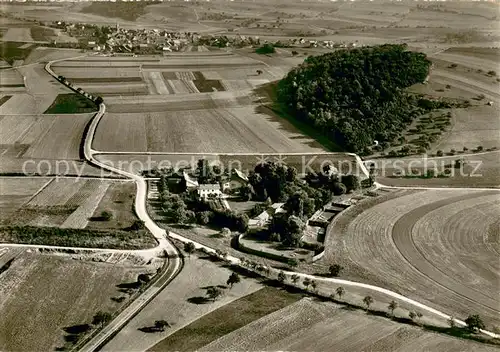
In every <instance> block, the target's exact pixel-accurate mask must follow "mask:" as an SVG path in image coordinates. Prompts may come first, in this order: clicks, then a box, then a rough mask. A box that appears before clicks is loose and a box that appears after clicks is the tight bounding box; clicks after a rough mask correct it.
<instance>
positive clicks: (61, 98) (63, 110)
mask: <svg viewBox="0 0 500 352" xmlns="http://www.w3.org/2000/svg"><path fill="white" fill-rule="evenodd" d="M97 110H99V109H98V107H97V105H95V103H94V102H93V101H92V100H90V99H87V98H85V97H83V96H81V95H80V94H76V93H68V94H58V95H57V97H56V98H55V100H54V102H53V103H52V104H51V105H50V106H49V107H48V109H47V110H46V111H45V112H44V114H81V113H87V112H94V111H97Z"/></svg>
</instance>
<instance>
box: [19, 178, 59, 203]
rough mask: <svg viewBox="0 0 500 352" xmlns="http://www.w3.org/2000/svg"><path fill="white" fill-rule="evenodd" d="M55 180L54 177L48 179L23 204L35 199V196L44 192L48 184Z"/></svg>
mask: <svg viewBox="0 0 500 352" xmlns="http://www.w3.org/2000/svg"><path fill="white" fill-rule="evenodd" d="M53 181H54V178H51V179H50V180H48V181H47V182H46V183H45V184H44V185H43V186H42V187H40V189H39V190H38V191H36V192H35V193H34V194H33V195H32V196H31V197H30V199H28V200H27V201H26V202H24V203H23V205H25V204H28V203H29V202H31V201H32V200H33V199H35V197H36V196H37V195H38V194H40V192H42V191H43V190H44V189H45V188H47V186H48V185H50V184H51V183H52V182H53Z"/></svg>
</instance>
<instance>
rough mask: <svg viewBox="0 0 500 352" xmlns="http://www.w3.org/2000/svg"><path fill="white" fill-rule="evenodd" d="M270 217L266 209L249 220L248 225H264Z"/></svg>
mask: <svg viewBox="0 0 500 352" xmlns="http://www.w3.org/2000/svg"><path fill="white" fill-rule="evenodd" d="M270 218H271V216H270V215H269V213H268V212H267V210H264V211H263V212H262V213H260V214H259V215H257V216H256V217H254V218H253V219H250V220H249V221H248V226H250V227H258V226H264V225H265V224H266V223H267V222H268V221H269V219H270Z"/></svg>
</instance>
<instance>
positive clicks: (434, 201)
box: [326, 190, 500, 323]
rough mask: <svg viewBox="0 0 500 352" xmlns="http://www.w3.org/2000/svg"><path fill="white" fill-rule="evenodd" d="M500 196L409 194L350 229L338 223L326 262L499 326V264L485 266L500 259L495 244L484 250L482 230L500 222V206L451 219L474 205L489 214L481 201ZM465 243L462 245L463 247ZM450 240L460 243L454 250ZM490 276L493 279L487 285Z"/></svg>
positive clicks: (387, 203)
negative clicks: (351, 268)
mask: <svg viewBox="0 0 500 352" xmlns="http://www.w3.org/2000/svg"><path fill="white" fill-rule="evenodd" d="M495 197H498V193H495V191H487V192H479V191H478V192H471V191H470V190H463V191H462V190H428V191H422V192H418V193H413V194H407V195H404V193H403V195H401V196H400V197H398V198H394V199H390V200H387V201H385V202H382V203H379V204H376V205H374V206H372V207H369V208H368V209H366V210H365V211H364V212H361V213H359V215H358V216H356V217H351V218H350V219H349V220H348V225H347V226H346V228H345V230H344V231H342V229H341V228H340V227H339V226H340V225H339V224H336V225H335V226H334V228H333V229H332V232H331V233H330V236H329V237H327V241H329V242H330V244H329V245H328V244H327V251H328V252H327V256H326V257H327V258H328V257H329V258H334V259H335V260H338V261H341V262H344V263H347V264H346V265H347V266H348V267H349V266H354V267H357V268H363V272H362V274H360V275H361V276H362V277H363V279H365V280H366V279H367V280H368V281H372V282H377V283H378V284H379V285H384V286H386V287H388V288H390V289H393V290H397V291H399V292H401V293H403V294H405V295H407V296H409V297H411V298H415V299H419V300H421V301H425V302H426V304H429V305H431V306H433V307H436V308H441V309H443V310H445V311H448V312H450V313H451V314H453V315H457V316H460V317H463V316H467V314H469V313H470V312H477V313H479V314H481V315H483V316H484V318H485V320H486V321H487V323H490V322H492V321H494V322H495V323H497V322H498V316H499V315H498V313H499V309H498V307H499V299H498V295H497V294H496V292H497V291H498V290H496V291H495V288H497V287H498V283H499V282H500V281H499V279H498V265H497V264H487V263H486V262H488V261H492V260H493V261H494V253H493V252H492V247H494V246H491V245H489V246H488V245H486V244H485V245H481V244H482V243H484V240H483V238H482V237H481V238H478V236H479V235H480V232H481V226H479V228H477V226H476V225H477V224H478V223H481V222H484V223H485V224H486V225H485V227H484V228H483V229H485V231H486V226H491V224H492V223H493V222H494V220H495V219H496V217H495V216H494V215H493V216H492V212H494V211H495V208H494V207H492V206H491V204H490V205H489V206H490V208H492V209H491V210H488V211H485V212H483V213H481V212H479V213H476V217H475V218H468V217H467V216H465V217H462V219H459V218H456V216H459V215H456V216H455V217H454V218H452V220H449V219H450V218H449V217H448V216H450V215H452V214H454V212H453V209H454V208H451V210H450V209H447V208H448V207H455V206H456V207H457V208H456V209H457V210H456V211H455V212H456V213H457V214H461V212H460V209H462V208H463V209H471V208H474V209H478V207H475V205H477V206H479V207H480V208H481V209H482V206H481V204H483V203H484V202H486V201H492V200H493V199H494V198H495ZM373 202H375V201H373ZM457 202H458V203H457ZM455 203H457V204H458V205H455ZM434 212H437V213H436V214H434ZM462 215H463V214H462ZM471 216H473V217H474V215H471ZM449 221H452V222H449ZM454 222H457V223H456V224H454ZM339 223H340V221H339ZM335 227H336V228H335ZM475 228H477V230H475ZM474 234H475V235H474ZM483 235H484V233H483ZM471 237H474V238H476V239H477V240H475V241H474V240H471V239H470V238H471ZM492 237H494V236H492ZM461 241H463V244H462V245H457V243H460V242H461ZM451 242H453V243H454V244H453V245H450V244H449V243H451ZM472 242H475V243H474V245H473V243H472ZM332 252H334V253H333V254H332ZM348 271H349V269H348ZM482 271H484V272H482ZM354 275H355V276H356V273H354ZM465 275H468V277H469V278H468V280H465V279H464V277H465ZM481 277H484V278H483V279H481ZM358 279H359V277H358ZM489 279H492V280H493V281H492V282H491V283H490V284H489V285H488V284H485V281H487V280H489ZM473 280H477V282H476V281H473ZM481 282H482V285H480V286H479V287H478V286H477V285H478V284H481ZM488 288H489V289H491V290H488Z"/></svg>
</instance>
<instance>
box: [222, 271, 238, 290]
mask: <svg viewBox="0 0 500 352" xmlns="http://www.w3.org/2000/svg"><path fill="white" fill-rule="evenodd" d="M240 281H241V279H240V276H239V275H238V274H237V273H231V275H230V276H229V278H228V279H227V281H226V284H227V285H229V287H231V288H233V285H234V284H237V283H239V282H240Z"/></svg>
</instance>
